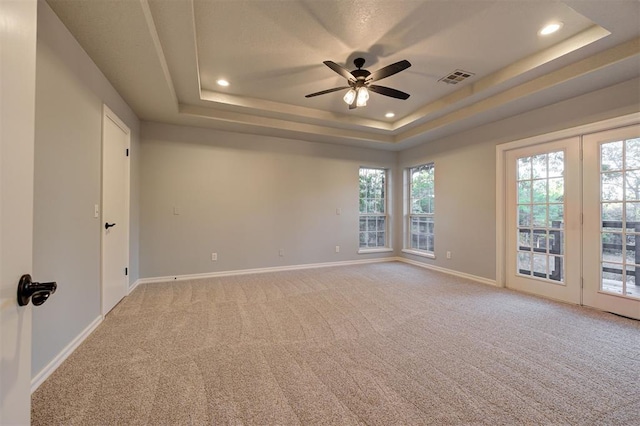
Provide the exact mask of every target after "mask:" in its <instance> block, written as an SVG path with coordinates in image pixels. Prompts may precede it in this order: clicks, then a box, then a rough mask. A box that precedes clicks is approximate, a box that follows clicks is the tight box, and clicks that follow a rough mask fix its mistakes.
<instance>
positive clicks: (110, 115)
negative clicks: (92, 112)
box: [100, 104, 131, 317]
mask: <svg viewBox="0 0 640 426" xmlns="http://www.w3.org/2000/svg"><path fill="white" fill-rule="evenodd" d="M106 120H110V121H111V122H113V123H114V124H115V125H116V126H118V127H119V128H120V129H121V130H122V131H123V132H125V133H126V134H127V149H128V150H129V159H131V130H130V129H129V127H128V126H127V125H126V124H125V123H124V121H122V120H121V119H120V118H119V117H118V116H117V115H116V113H114V112H113V111H112V110H111V108H109V107H108V106H107V105H106V104H103V105H102V144H101V146H102V151H101V157H102V158H101V162H100V163H101V165H100V200H101V206H100V219H101V220H100V311H101V312H102V316H103V317H104V316H105V315H106V314H107V313H108V312H105V308H104V286H105V283H104V266H105V259H104V257H105V247H104V246H105V238H104V236H105V233H104V229H103V223H104V222H105V220H106V219H105V217H104V210H105V201H104V175H105V165H104V160H105V156H104V149H105V128H106V126H105V123H106ZM126 170H127V171H126V177H125V181H126V183H127V185H126V187H125V206H124V207H125V222H124V228H125V231H124V232H125V237H126V241H127V243H126V247H125V254H126V258H127V264H128V260H129V246H130V244H131V235H130V232H129V228H130V226H129V222H130V220H131V212H130V205H131V202H130V197H131V161H127V164H126ZM129 269H131V268H129ZM129 272H130V271H129ZM129 276H130V275H126V276H125V277H124V278H123V281H124V284H125V295H126V293H128V292H129V287H130V285H131V284H130V282H129Z"/></svg>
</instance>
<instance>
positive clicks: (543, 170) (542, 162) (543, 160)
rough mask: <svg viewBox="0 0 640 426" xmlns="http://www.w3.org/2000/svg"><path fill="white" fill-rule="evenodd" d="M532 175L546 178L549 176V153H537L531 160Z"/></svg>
mask: <svg viewBox="0 0 640 426" xmlns="http://www.w3.org/2000/svg"><path fill="white" fill-rule="evenodd" d="M531 167H532V171H533V173H532V177H533V178H534V179H536V178H546V177H547V154H542V155H536V156H534V157H533V160H532V162H531Z"/></svg>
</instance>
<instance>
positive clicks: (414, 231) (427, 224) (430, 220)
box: [407, 163, 435, 254]
mask: <svg viewBox="0 0 640 426" xmlns="http://www.w3.org/2000/svg"><path fill="white" fill-rule="evenodd" d="M408 177H409V182H408V188H409V197H408V199H409V206H408V211H409V224H408V229H409V238H408V240H409V241H408V242H407V245H408V246H409V249H411V250H416V251H419V252H423V253H426V254H433V252H434V248H435V243H434V225H435V223H434V216H433V214H434V209H435V204H434V202H435V191H434V184H435V179H434V165H433V163H431V164H424V165H422V166H418V167H413V168H411V169H409V173H408Z"/></svg>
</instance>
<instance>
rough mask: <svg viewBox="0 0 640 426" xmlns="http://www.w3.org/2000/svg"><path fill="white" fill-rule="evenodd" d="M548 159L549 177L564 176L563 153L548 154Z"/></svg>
mask: <svg viewBox="0 0 640 426" xmlns="http://www.w3.org/2000/svg"><path fill="white" fill-rule="evenodd" d="M548 157H549V177H550V178H552V177H560V176H564V152H563V151H558V152H550V153H549V154H548Z"/></svg>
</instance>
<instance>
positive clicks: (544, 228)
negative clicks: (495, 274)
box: [506, 137, 581, 304]
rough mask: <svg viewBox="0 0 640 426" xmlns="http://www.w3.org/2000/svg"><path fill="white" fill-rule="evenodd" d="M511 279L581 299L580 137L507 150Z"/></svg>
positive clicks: (531, 289)
mask: <svg viewBox="0 0 640 426" xmlns="http://www.w3.org/2000/svg"><path fill="white" fill-rule="evenodd" d="M506 159H507V167H506V169H507V170H506V173H507V174H506V176H507V181H506V185H507V191H506V202H507V211H506V213H507V214H506V241H507V248H506V266H507V267H506V285H507V287H509V288H513V289H516V290H520V291H524V292H527V293H533V294H537V295H540V296H544V297H548V298H551V299H556V300H561V301H564V302H569V303H576V304H579V303H580V293H581V291H580V275H581V271H580V245H581V235H580V139H579V138H577V137H576V138H568V139H563V140H559V141H554V142H549V143H545V144H540V145H534V146H529V147H525V148H520V149H515V150H511V151H508V152H507V156H506Z"/></svg>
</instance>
